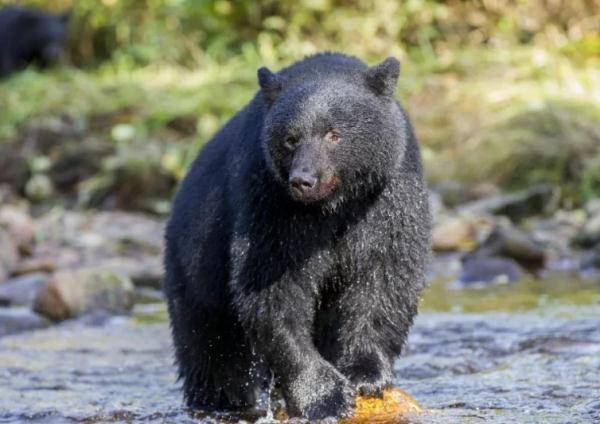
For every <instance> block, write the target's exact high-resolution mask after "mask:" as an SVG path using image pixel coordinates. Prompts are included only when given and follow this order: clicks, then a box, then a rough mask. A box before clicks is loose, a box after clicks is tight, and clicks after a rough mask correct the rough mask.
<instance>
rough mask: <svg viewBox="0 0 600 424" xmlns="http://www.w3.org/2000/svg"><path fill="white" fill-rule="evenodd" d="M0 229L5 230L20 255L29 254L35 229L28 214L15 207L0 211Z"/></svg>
mask: <svg viewBox="0 0 600 424" xmlns="http://www.w3.org/2000/svg"><path fill="white" fill-rule="evenodd" d="M0 227H1V228H4V229H6V231H7V232H8V233H9V234H10V236H11V237H12V238H13V240H14V241H15V244H16V246H17V248H18V249H19V251H20V252H21V253H22V254H31V252H32V250H33V245H34V244H35V229H34V224H33V220H32V219H31V217H30V216H29V214H28V213H27V212H26V211H24V210H22V209H20V208H18V207H16V206H11V205H7V206H3V207H2V209H0Z"/></svg>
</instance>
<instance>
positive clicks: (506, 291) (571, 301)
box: [421, 275, 600, 312]
mask: <svg viewBox="0 0 600 424" xmlns="http://www.w3.org/2000/svg"><path fill="white" fill-rule="evenodd" d="M598 304H600V286H599V285H598V284H597V283H596V282H594V281H591V280H581V279H577V278H574V277H573V276H568V275H564V276H554V277H552V278H549V279H543V280H538V279H525V280H523V281H520V282H517V283H515V284H512V285H492V286H490V287H489V288H482V289H476V288H473V289H457V288H452V287H451V286H450V285H449V284H448V283H447V282H445V281H435V282H433V283H432V284H431V286H430V287H429V288H428V289H427V291H426V293H425V297H424V299H423V301H422V303H421V310H424V311H443V312H450V311H452V312H490V311H504V312H523V311H528V310H532V309H538V308H545V307H548V306H553V305H554V306H559V305H579V306H582V305H598Z"/></svg>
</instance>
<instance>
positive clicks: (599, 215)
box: [575, 201, 600, 247]
mask: <svg viewBox="0 0 600 424" xmlns="http://www.w3.org/2000/svg"><path fill="white" fill-rule="evenodd" d="M598 209H600V208H598V207H596V205H595V203H593V201H592V202H588V204H587V205H586V213H587V215H588V219H587V220H586V222H585V224H584V226H583V228H582V230H581V232H580V233H579V234H578V235H577V237H576V238H575V242H576V243H577V244H579V245H580V246H583V247H592V246H594V245H597V244H600V210H598Z"/></svg>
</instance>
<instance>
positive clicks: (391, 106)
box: [258, 58, 407, 205]
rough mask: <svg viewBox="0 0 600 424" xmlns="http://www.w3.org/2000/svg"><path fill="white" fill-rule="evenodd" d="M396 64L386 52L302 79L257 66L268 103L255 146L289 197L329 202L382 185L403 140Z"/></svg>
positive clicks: (399, 155) (400, 153) (399, 156)
mask: <svg viewBox="0 0 600 424" xmlns="http://www.w3.org/2000/svg"><path fill="white" fill-rule="evenodd" d="M399 71H400V64H399V62H398V61H397V60H396V59H394V58H388V59H386V60H385V61H383V62H382V63H380V64H379V65H377V66H374V67H372V68H367V67H362V68H353V69H352V71H351V72H345V71H340V72H331V73H329V72H327V73H322V74H325V75H322V74H319V73H318V72H315V73H314V75H311V77H310V78H308V79H307V78H302V79H294V78H293V77H289V76H288V77H286V75H285V73H282V74H275V73H272V72H271V71H269V70H268V69H267V68H261V69H259V70H258V79H259V84H260V86H261V92H262V96H263V99H264V101H265V104H266V107H267V109H268V110H267V112H266V116H265V122H264V127H263V134H262V142H263V150H264V153H265V157H266V159H267V163H268V166H269V168H270V170H271V171H272V173H273V174H274V176H275V178H276V180H277V181H278V182H279V183H280V184H282V185H283V186H284V187H285V188H286V190H287V191H288V192H289V194H290V196H291V197H292V198H293V199H294V200H296V201H298V202H302V203H304V204H313V203H325V204H329V205H333V204H339V203H340V202H341V201H343V200H344V199H351V198H359V197H361V196H367V195H368V194H369V193H372V192H374V191H375V190H379V189H381V187H383V185H384V184H385V182H386V181H387V179H388V176H389V175H390V173H391V172H392V170H393V169H394V168H395V167H396V166H397V164H398V163H399V161H400V160H401V159H402V157H403V154H404V147H405V136H404V134H405V130H406V128H405V126H406V125H407V124H406V118H405V116H404V113H403V112H402V110H401V109H400V107H399V105H398V103H397V102H396V100H395V99H394V92H395V89H396V84H397V81H398V75H399ZM313 77H314V78H313Z"/></svg>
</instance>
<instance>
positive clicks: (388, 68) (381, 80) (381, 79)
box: [365, 57, 400, 96]
mask: <svg viewBox="0 0 600 424" xmlns="http://www.w3.org/2000/svg"><path fill="white" fill-rule="evenodd" d="M399 75H400V62H398V59H396V58H394V57H388V58H387V59H386V60H384V61H383V62H381V63H380V64H379V65H375V66H373V67H372V68H369V69H367V72H366V74H365V78H366V81H367V85H368V86H369V88H370V89H371V90H373V91H374V92H375V94H377V95H380V96H393V95H394V92H395V91H396V85H397V84H398V76H399Z"/></svg>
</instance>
